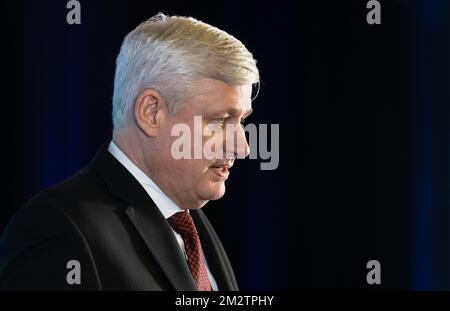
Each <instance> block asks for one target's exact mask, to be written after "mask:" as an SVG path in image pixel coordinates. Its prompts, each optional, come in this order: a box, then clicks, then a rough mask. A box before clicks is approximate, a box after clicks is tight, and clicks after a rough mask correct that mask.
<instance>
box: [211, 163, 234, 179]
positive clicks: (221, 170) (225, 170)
mask: <svg viewBox="0 0 450 311" xmlns="http://www.w3.org/2000/svg"><path fill="white" fill-rule="evenodd" d="M230 168H231V166H230V165H228V164H220V165H219V164H216V165H212V166H210V167H209V169H210V170H211V172H213V173H214V174H216V175H217V176H219V177H220V178H224V179H227V178H228V175H229V174H230V171H229V169H230Z"/></svg>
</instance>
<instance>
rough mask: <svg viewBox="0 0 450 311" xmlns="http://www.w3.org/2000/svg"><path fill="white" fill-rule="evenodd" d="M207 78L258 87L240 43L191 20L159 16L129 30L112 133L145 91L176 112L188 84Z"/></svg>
mask: <svg viewBox="0 0 450 311" xmlns="http://www.w3.org/2000/svg"><path fill="white" fill-rule="evenodd" d="M201 78H213V79H217V80H220V81H223V82H225V83H228V84H230V85H236V86H241V85H247V84H255V83H258V85H259V72H258V68H257V67H256V60H255V59H254V58H253V55H252V54H251V53H250V52H249V51H248V50H247V48H246V47H245V46H244V45H243V44H242V42H241V41H239V40H238V39H236V38H235V37H233V36H232V35H230V34H228V33H226V32H225V31H222V30H220V29H218V28H216V27H213V26H211V25H208V24H206V23H203V22H201V21H199V20H196V19H194V18H192V17H181V16H167V15H165V14H162V13H159V14H157V15H155V16H153V17H152V18H150V19H149V20H147V21H145V22H143V23H142V24H140V25H139V26H137V27H136V28H135V29H134V30H132V31H131V32H130V33H129V34H128V35H127V36H126V37H125V39H124V41H123V43H122V46H121V48H120V53H119V55H118V57H117V60H116V73H115V79H114V94H113V107H112V119H113V127H114V130H116V129H119V128H121V127H123V126H124V125H126V124H127V122H128V121H129V120H130V118H131V117H132V111H133V106H134V102H135V101H136V98H137V96H138V95H139V93H140V92H142V91H143V90H144V89H146V88H152V89H155V90H156V91H158V92H159V93H160V94H161V96H162V97H163V98H164V99H165V100H166V101H167V103H168V106H169V111H170V112H171V113H173V114H176V113H177V112H178V111H179V110H180V108H181V106H182V103H183V98H184V97H185V96H186V95H187V92H188V90H189V85H190V83H192V82H194V81H195V80H198V79H201Z"/></svg>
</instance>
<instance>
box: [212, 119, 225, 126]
mask: <svg viewBox="0 0 450 311" xmlns="http://www.w3.org/2000/svg"><path fill="white" fill-rule="evenodd" d="M214 122H216V123H217V124H219V125H223V124H224V123H225V118H217V119H215V120H214Z"/></svg>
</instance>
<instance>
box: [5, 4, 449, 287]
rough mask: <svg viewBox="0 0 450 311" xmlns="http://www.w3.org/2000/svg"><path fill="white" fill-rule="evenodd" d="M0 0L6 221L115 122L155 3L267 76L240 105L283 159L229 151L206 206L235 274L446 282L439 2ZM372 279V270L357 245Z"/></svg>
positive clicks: (315, 280) (305, 281)
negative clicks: (216, 32)
mask: <svg viewBox="0 0 450 311" xmlns="http://www.w3.org/2000/svg"><path fill="white" fill-rule="evenodd" d="M80 2H81V13H82V15H81V18H82V20H81V22H82V23H81V25H72V26H70V25H67V23H66V14H67V12H68V10H67V9H66V3H67V1H65V0H60V1H23V0H22V1H18V0H15V1H12V0H10V1H7V0H2V2H1V13H2V16H1V22H2V23H4V24H5V26H3V27H2V29H3V31H2V33H3V35H2V41H3V42H2V45H1V49H2V51H3V52H6V57H3V58H2V70H1V73H2V76H3V79H2V80H3V81H6V84H5V83H3V84H2V86H3V87H4V90H3V91H2V93H1V94H2V97H1V102H2V112H3V118H2V119H3V122H2V127H4V128H2V134H3V137H4V138H6V139H5V140H3V142H2V145H3V148H4V151H3V152H2V154H3V155H4V156H5V157H6V158H4V160H2V162H3V167H4V169H5V170H6V174H4V175H3V182H4V183H5V184H6V185H7V187H6V188H5V187H4V189H5V190H6V193H5V194H4V195H5V196H6V197H7V200H6V204H2V206H1V209H0V212H1V214H0V232H1V230H2V229H3V228H4V226H5V225H6V223H7V221H8V219H9V217H10V216H11V215H12V214H13V213H14V212H15V211H16V210H17V209H18V208H19V207H20V206H21V205H22V204H24V203H25V202H26V201H27V200H28V199H30V198H31V197H32V196H33V195H34V194H35V193H37V192H38V191H40V190H41V189H43V188H45V187H48V186H50V185H52V184H54V183H55V182H58V181H61V180H62V179H64V178H66V177H67V176H70V175H71V174H73V173H74V172H76V171H77V170H78V169H79V168H81V167H82V166H83V165H85V164H87V163H88V162H89V161H90V159H91V158H92V156H93V155H94V154H95V152H96V150H97V148H98V147H99V145H100V144H103V143H107V142H109V140H110V138H111V119H110V115H111V97H112V87H113V74H114V62H115V57H116V55H117V53H118V51H119V47H120V44H121V41H122V39H123V37H124V35H125V34H126V33H127V32H129V31H130V30H131V29H133V28H134V27H135V26H136V25H137V24H139V23H140V22H142V21H143V20H145V19H147V18H149V17H151V16H152V15H154V14H156V13H157V12H159V11H163V12H165V13H167V14H177V15H189V16H193V17H195V18H198V19H200V20H203V21H205V22H207V23H210V24H212V25H215V26H217V27H219V28H221V29H223V30H225V31H227V32H229V33H231V34H233V35H234V36H236V37H237V38H239V39H240V40H241V41H243V42H244V44H246V45H247V47H248V48H249V50H250V51H252V52H253V53H254V56H255V58H256V59H257V60H258V65H259V69H260V72H261V77H262V85H261V92H260V95H259V97H258V98H257V99H256V100H255V102H254V108H255V112H254V114H253V115H252V117H251V118H250V120H249V121H250V122H252V123H255V124H261V123H263V124H273V123H278V124H280V165H279V167H278V169H277V170H275V171H261V170H259V165H260V160H241V161H238V162H237V165H236V166H235V168H234V169H233V171H232V174H231V176H230V178H229V180H228V182H227V193H226V195H225V197H224V198H223V199H221V200H219V201H216V202H210V203H209V204H208V205H207V206H206V207H205V208H204V210H205V212H206V213H207V214H208V215H209V217H210V219H211V221H212V222H213V224H214V225H215V227H216V229H217V231H218V233H219V236H220V237H221V238H222V241H223V243H224V245H225V248H226V249H227V251H228V254H229V257H230V259H231V261H232V264H233V266H234V268H235V272H236V274H237V277H238V283H239V284H240V287H241V289H269V290H270V289H275V290H277V289H407V290H410V289H412V290H422V289H426V290H435V289H447V290H449V289H450V256H449V248H450V232H449V224H450V215H449V208H450V205H449V199H450V187H449V175H450V168H449V163H450V154H449V145H450V134H449V132H450V131H449V119H450V112H449V106H450V91H449V89H450V62H449V58H450V48H449V42H450V34H449V30H450V25H449V20H450V1H446V0H420V1H419V0H417V1H414V0H411V1H409V0H403V1H400V0H389V1H387V0H384V1H383V0H382V1H380V2H381V21H382V23H381V25H368V24H367V23H366V14H367V12H368V10H367V9H366V3H367V1H365V0H360V1H266V2H262V1H245V2H243V1H224V0H222V1H209V2H203V3H200V2H196V1H179V2H174V1H167V0H166V1H137V0H136V1H106V0H105V1H103V0H96V1H87V0H84V1H83V0H80ZM371 259H376V260H378V261H380V263H381V281H382V284H381V285H378V286H377V285H372V286H369V285H367V283H366V273H367V272H368V270H367V269H366V266H365V265H366V263H367V261H369V260H371Z"/></svg>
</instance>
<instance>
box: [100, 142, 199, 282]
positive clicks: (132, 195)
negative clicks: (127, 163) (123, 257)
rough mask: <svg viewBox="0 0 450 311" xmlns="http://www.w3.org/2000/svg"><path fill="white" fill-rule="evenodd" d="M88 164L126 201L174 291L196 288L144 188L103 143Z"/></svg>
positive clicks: (127, 213)
mask: <svg viewBox="0 0 450 311" xmlns="http://www.w3.org/2000/svg"><path fill="white" fill-rule="evenodd" d="M91 167H92V168H93V169H94V170H95V171H97V172H98V173H99V174H100V175H101V177H102V178H103V180H104V182H105V183H106V185H107V187H108V189H109V191H110V192H111V193H112V194H113V195H115V196H117V197H119V198H121V199H122V200H124V201H126V202H127V203H128V204H129V206H128V207H127V209H126V210H125V213H126V215H127V216H128V218H129V219H130V220H131V222H132V223H133V225H134V226H135V227H136V230H137V232H138V233H139V235H140V236H141V238H142V240H143V241H144V242H145V244H146V246H147V247H148V249H149V250H150V252H151V253H152V255H153V256H154V258H155V259H156V261H157V262H158V264H159V266H160V267H161V269H162V271H163V272H164V273H165V275H166V277H167V279H168V280H169V281H170V282H171V284H172V285H173V287H174V289H175V290H197V288H196V286H195V283H194V279H193V278H192V275H191V273H190V271H189V267H188V265H187V263H186V260H185V258H184V255H183V253H182V251H181V250H180V248H179V246H178V242H177V241H176V239H175V236H174V235H173V232H172V231H171V228H170V225H169V224H168V222H167V221H166V219H165V218H164V216H163V215H162V214H161V212H160V211H159V209H158V207H157V206H156V205H155V203H154V202H153V201H152V200H151V198H150V197H149V196H148V194H147V193H146V192H145V190H144V188H142V186H141V185H140V184H139V182H138V181H137V180H136V179H135V178H134V177H133V176H132V175H131V173H129V172H128V170H127V169H126V168H125V167H124V166H123V165H122V164H120V162H119V161H117V160H116V158H114V156H113V155H111V154H110V153H109V151H108V150H107V147H106V145H103V146H102V147H101V149H100V150H99V152H98V153H97V155H96V156H95V158H94V160H93V161H92V162H91Z"/></svg>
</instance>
